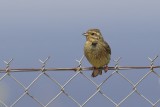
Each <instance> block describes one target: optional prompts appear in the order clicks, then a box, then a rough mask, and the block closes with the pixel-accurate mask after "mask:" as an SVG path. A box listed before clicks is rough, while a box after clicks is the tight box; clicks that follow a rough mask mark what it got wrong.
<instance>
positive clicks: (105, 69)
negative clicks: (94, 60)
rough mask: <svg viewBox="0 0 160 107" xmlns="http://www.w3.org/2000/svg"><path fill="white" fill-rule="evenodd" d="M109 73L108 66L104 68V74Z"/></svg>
mask: <svg viewBox="0 0 160 107" xmlns="http://www.w3.org/2000/svg"><path fill="white" fill-rule="evenodd" d="M107 71H108V65H105V66H104V72H105V73H106V72H107Z"/></svg>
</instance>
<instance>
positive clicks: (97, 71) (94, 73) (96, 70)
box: [92, 69, 102, 77]
mask: <svg viewBox="0 0 160 107" xmlns="http://www.w3.org/2000/svg"><path fill="white" fill-rule="evenodd" d="M98 75H102V70H100V69H94V70H93V72H92V77H96V76H98Z"/></svg>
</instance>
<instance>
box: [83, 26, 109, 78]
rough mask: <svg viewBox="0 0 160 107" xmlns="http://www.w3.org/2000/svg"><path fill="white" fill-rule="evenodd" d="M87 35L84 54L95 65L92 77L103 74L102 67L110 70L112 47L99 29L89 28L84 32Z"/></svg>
mask: <svg viewBox="0 0 160 107" xmlns="http://www.w3.org/2000/svg"><path fill="white" fill-rule="evenodd" d="M83 35H84V36H85V37H86V42H85V45H84V55H85V57H86V58H87V60H88V61H89V63H90V64H91V65H92V66H93V72H92V75H91V76H92V77H96V76H98V75H102V68H104V71H105V72H107V71H108V64H109V62H110V60H111V48H110V46H109V44H108V43H107V42H106V41H105V40H104V39H103V36H102V34H101V32H100V30H99V29H95V28H94V29H89V30H87V32H85V33H83Z"/></svg>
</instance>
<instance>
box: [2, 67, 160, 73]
mask: <svg viewBox="0 0 160 107" xmlns="http://www.w3.org/2000/svg"><path fill="white" fill-rule="evenodd" d="M155 68H160V66H117V67H109V68H108V69H109V70H131V69H155ZM100 69H103V68H100ZM90 70H93V67H73V68H5V69H0V73H6V72H34V71H35V72H36V71H90Z"/></svg>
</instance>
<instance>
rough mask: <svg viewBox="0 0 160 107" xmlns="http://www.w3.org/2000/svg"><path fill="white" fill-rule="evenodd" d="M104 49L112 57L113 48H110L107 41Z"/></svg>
mask: <svg viewBox="0 0 160 107" xmlns="http://www.w3.org/2000/svg"><path fill="white" fill-rule="evenodd" d="M104 48H105V49H106V51H107V52H108V53H109V54H110V55H111V48H110V46H109V45H108V43H107V42H106V41H104Z"/></svg>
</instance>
